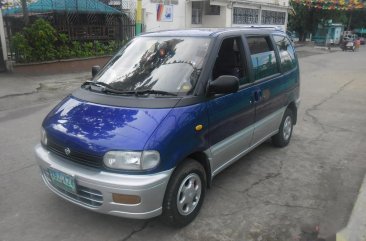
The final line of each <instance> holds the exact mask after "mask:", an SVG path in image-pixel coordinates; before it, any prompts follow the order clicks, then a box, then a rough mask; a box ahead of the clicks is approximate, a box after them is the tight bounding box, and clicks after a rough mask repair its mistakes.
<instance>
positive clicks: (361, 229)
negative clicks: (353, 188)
mask: <svg viewBox="0 0 366 241" xmlns="http://www.w3.org/2000/svg"><path fill="white" fill-rule="evenodd" d="M336 241H366V176H365V177H364V179H363V182H362V184H361V187H360V190H359V192H358V197H357V200H356V202H355V204H354V206H353V210H352V214H351V217H350V218H349V220H348V224H347V226H346V227H345V228H344V229H342V230H341V231H340V232H338V233H337V238H336Z"/></svg>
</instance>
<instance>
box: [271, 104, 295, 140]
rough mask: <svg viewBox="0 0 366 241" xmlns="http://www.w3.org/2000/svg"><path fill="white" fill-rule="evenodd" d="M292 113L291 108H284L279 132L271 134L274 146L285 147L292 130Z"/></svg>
mask: <svg viewBox="0 0 366 241" xmlns="http://www.w3.org/2000/svg"><path fill="white" fill-rule="evenodd" d="M293 120H294V117H293V113H292V110H291V109H286V111H285V114H284V115H283V118H282V121H281V124H280V129H279V132H278V133H277V134H276V135H274V136H272V143H273V145H274V146H276V147H285V146H287V145H288V143H289V142H290V139H291V136H292V130H293Z"/></svg>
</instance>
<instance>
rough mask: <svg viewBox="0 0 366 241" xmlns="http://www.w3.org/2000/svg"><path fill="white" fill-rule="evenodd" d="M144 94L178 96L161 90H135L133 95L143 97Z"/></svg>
mask: <svg viewBox="0 0 366 241" xmlns="http://www.w3.org/2000/svg"><path fill="white" fill-rule="evenodd" d="M144 94H156V95H171V96H178V95H177V94H175V93H172V92H167V91H163V90H136V91H135V95H144Z"/></svg>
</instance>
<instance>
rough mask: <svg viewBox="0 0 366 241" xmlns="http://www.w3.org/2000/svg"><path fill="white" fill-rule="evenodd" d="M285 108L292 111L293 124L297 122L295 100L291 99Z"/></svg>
mask: <svg viewBox="0 0 366 241" xmlns="http://www.w3.org/2000/svg"><path fill="white" fill-rule="evenodd" d="M287 109H290V110H291V111H292V113H293V118H294V121H293V124H294V125H296V123H297V107H296V104H295V102H293V101H292V102H291V103H290V104H288V105H287Z"/></svg>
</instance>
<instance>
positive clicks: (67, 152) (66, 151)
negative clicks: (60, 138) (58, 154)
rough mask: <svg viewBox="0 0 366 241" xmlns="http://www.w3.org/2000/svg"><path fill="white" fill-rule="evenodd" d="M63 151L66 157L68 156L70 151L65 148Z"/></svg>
mask: <svg viewBox="0 0 366 241" xmlns="http://www.w3.org/2000/svg"><path fill="white" fill-rule="evenodd" d="M64 151H65V154H66V156H68V155H70V153H71V150H70V148H68V147H66V148H65V150H64Z"/></svg>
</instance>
